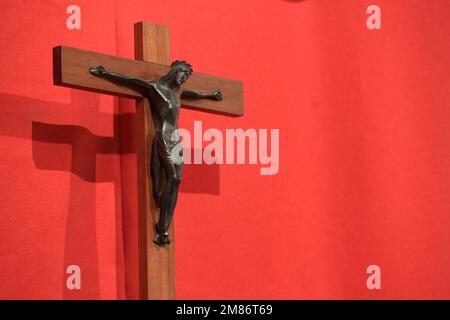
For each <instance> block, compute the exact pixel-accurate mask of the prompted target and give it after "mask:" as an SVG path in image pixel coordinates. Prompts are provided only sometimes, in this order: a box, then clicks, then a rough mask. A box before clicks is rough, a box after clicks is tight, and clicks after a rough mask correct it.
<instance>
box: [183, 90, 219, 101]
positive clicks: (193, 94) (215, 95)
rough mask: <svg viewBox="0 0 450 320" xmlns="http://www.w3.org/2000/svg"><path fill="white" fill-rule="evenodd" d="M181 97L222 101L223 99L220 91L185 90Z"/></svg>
mask: <svg viewBox="0 0 450 320" xmlns="http://www.w3.org/2000/svg"><path fill="white" fill-rule="evenodd" d="M181 97H182V98H184V99H211V100H217V101H220V100H222V99H223V97H222V92H220V90H214V91H212V92H199V91H195V90H189V89H186V90H183V92H182V93H181Z"/></svg>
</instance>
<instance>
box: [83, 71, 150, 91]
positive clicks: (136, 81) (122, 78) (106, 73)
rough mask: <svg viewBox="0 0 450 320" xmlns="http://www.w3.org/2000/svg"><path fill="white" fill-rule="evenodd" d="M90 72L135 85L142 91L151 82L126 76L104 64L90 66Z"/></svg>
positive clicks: (135, 87) (134, 86)
mask: <svg viewBox="0 0 450 320" xmlns="http://www.w3.org/2000/svg"><path fill="white" fill-rule="evenodd" d="M89 72H90V73H92V74H94V75H98V76H102V77H105V78H107V79H110V80H112V81H114V80H116V81H118V82H121V83H123V84H125V85H129V86H131V87H133V88H134V89H139V90H140V91H142V89H147V88H148V87H149V86H150V85H149V83H148V82H147V81H145V80H143V79H140V78H135V77H129V76H126V75H123V74H120V73H116V72H112V71H109V70H106V69H105V68H104V67H102V66H98V67H91V68H89Z"/></svg>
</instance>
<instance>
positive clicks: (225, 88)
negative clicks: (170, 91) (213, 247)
mask: <svg viewBox="0 0 450 320" xmlns="http://www.w3.org/2000/svg"><path fill="white" fill-rule="evenodd" d="M169 42H170V39H169V30H168V28H167V26H164V25H156V24H151V23H147V22H139V23H136V24H135V25H134V45H135V58H136V60H130V59H124V58H120V57H116V56H111V55H106V54H101V53H96V52H91V51H86V50H81V49H76V48H70V47H65V46H58V47H55V48H54V49H53V82H54V84H55V85H58V86H64V87H70V88H76V89H82V90H88V91H94V92H99V93H106V94H111V95H116V96H122V97H129V98H136V99H137V103H136V113H137V119H138V125H137V130H138V132H137V137H138V142H137V151H136V152H137V168H138V175H137V177H138V181H137V188H138V199H137V201H138V214H139V218H138V221H139V223H138V230H137V233H138V239H139V294H140V298H141V299H174V298H175V274H174V248H173V244H171V245H169V246H166V247H159V246H157V245H155V244H154V243H153V242H152V239H153V237H154V232H155V231H154V225H155V223H156V218H157V209H156V206H155V204H154V201H153V197H152V196H151V195H152V190H151V188H152V181H151V177H150V157H149V155H150V150H151V141H152V140H153V137H154V128H153V125H152V122H151V121H152V119H151V113H150V108H149V106H148V103H147V100H145V99H142V96H141V95H140V94H139V93H138V92H136V91H134V90H132V89H130V88H127V87H124V86H120V85H118V84H115V83H113V82H109V81H106V80H104V79H102V78H100V77H95V76H93V75H91V74H90V73H89V68H90V67H92V66H98V65H102V66H105V67H106V68H108V69H109V70H112V71H115V72H118V73H122V74H126V75H129V76H135V77H139V78H143V79H155V80H156V79H158V78H160V77H161V76H162V75H164V74H166V73H167V71H168V70H169V64H170V54H169ZM211 54H214V53H213V52H211ZM183 87H184V88H188V89H192V90H198V91H212V90H215V89H220V90H221V92H222V95H223V100H222V101H211V100H207V99H203V100H195V101H194V100H182V101H181V103H182V105H183V106H185V107H188V108H194V109H198V110H201V111H205V112H213V113H220V114H226V115H231V116H241V115H243V112H244V111H243V98H242V83H241V82H240V81H236V80H229V79H223V78H219V77H215V76H212V75H207V74H201V73H196V72H194V73H193V74H192V75H191V77H190V78H189V80H188V81H187V82H186V84H184V85H183ZM175 216H176V214H175ZM169 234H170V238H171V239H173V223H172V225H171V228H170V230H169ZM172 243H173V242H172Z"/></svg>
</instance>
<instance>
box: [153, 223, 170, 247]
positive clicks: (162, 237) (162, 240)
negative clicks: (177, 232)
mask: <svg viewBox="0 0 450 320" xmlns="http://www.w3.org/2000/svg"><path fill="white" fill-rule="evenodd" d="M153 242H154V243H155V244H157V245H158V246H164V245H168V244H170V240H169V234H168V232H164V233H162V234H161V232H159V228H158V225H156V236H155V237H154V238H153Z"/></svg>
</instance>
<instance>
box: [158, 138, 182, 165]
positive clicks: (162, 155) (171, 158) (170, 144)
mask: <svg viewBox="0 0 450 320" xmlns="http://www.w3.org/2000/svg"><path fill="white" fill-rule="evenodd" d="M154 142H155V143H156V151H157V153H158V157H159V160H160V161H161V162H165V163H169V164H181V163H182V162H183V144H182V142H181V138H180V137H179V136H176V137H173V138H172V137H170V136H167V135H165V134H164V133H158V132H157V133H156V135H155V138H154Z"/></svg>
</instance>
